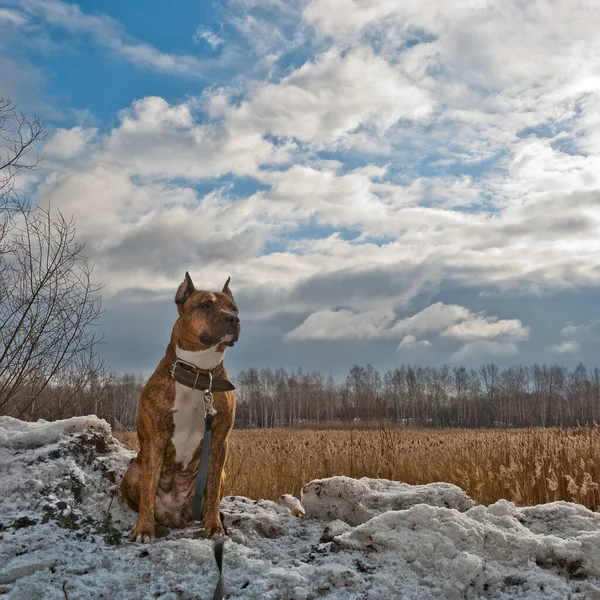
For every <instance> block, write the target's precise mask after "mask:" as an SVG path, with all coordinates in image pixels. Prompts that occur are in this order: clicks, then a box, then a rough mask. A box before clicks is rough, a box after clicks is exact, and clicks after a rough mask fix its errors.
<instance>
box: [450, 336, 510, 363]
mask: <svg viewBox="0 0 600 600" xmlns="http://www.w3.org/2000/svg"><path fill="white" fill-rule="evenodd" d="M518 353H519V348H518V346H517V345H516V344H515V343H513V342H498V341H494V340H479V341H477V342H469V343H468V344H465V345H464V346H462V347H461V348H460V349H459V350H457V351H456V352H454V353H453V354H452V355H451V356H450V360H451V361H452V362H456V363H461V362H470V361H473V360H479V361H481V360H483V359H484V357H485V358H489V357H495V356H514V355H516V354H518Z"/></svg>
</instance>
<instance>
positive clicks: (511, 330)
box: [441, 315, 529, 342]
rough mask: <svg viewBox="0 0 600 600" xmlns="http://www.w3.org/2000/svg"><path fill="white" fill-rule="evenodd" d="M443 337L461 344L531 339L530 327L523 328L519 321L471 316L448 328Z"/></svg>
mask: <svg viewBox="0 0 600 600" xmlns="http://www.w3.org/2000/svg"><path fill="white" fill-rule="evenodd" d="M441 335H442V337H448V338H453V339H455V340H458V341H461V342H474V341H477V340H481V339H486V340H489V339H500V340H503V341H512V342H521V341H523V340H526V339H527V338H528V337H529V327H523V323H521V321H520V320H519V319H502V320H499V319H498V317H485V316H480V315H470V316H469V318H467V319H465V320H464V321H462V322H460V323H457V324H456V325H452V326H451V327H448V329H446V330H445V331H443V332H442V334H441Z"/></svg>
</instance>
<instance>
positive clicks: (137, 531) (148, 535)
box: [129, 523, 154, 544]
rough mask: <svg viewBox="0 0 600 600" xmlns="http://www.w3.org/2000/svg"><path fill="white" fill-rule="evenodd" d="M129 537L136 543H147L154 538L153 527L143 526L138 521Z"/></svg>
mask: <svg viewBox="0 0 600 600" xmlns="http://www.w3.org/2000/svg"><path fill="white" fill-rule="evenodd" d="M129 539H130V540H131V541H132V542H136V543H138V544H147V543H149V542H151V541H152V540H153V539H154V527H144V526H143V525H140V524H139V523H138V524H137V525H136V526H135V527H134V528H133V532H132V533H131V535H130V536H129Z"/></svg>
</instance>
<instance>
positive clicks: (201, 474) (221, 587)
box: [192, 372, 227, 600]
mask: <svg viewBox="0 0 600 600" xmlns="http://www.w3.org/2000/svg"><path fill="white" fill-rule="evenodd" d="M208 375H209V381H208V389H206V390H204V394H202V400H203V402H204V439H203V440H202V450H201V452H200V465H199V466H198V476H197V478H196V489H195V491H194V500H193V502H192V519H193V520H194V521H200V520H202V501H203V500H204V489H205V488H206V479H207V477H208V464H209V462H210V444H211V441H212V417H213V415H212V411H213V394H212V373H210V372H209V373H208ZM224 544H225V541H224V540H216V541H215V543H214V544H213V554H214V555H215V561H216V563H217V567H218V569H219V581H217V587H216V588H215V593H214V595H213V600H223V599H224V598H225V594H226V592H227V589H226V587H225V578H224V577H223V546H224Z"/></svg>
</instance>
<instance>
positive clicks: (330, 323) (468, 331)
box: [285, 302, 529, 360]
mask: <svg viewBox="0 0 600 600" xmlns="http://www.w3.org/2000/svg"><path fill="white" fill-rule="evenodd" d="M425 333H430V334H436V335H439V336H440V338H447V339H451V340H454V341H456V342H460V343H461V344H462V346H461V348H460V349H459V350H457V351H456V352H455V353H454V354H453V355H452V356H453V359H455V360H461V359H467V358H472V357H475V356H479V357H481V356H507V355H512V354H517V353H518V346H517V342H522V341H524V340H526V339H528V337H529V327H524V326H523V324H522V323H521V321H520V320H518V319H499V318H498V317H488V316H485V315H483V314H477V313H472V312H471V311H469V310H468V309H467V308H465V307H463V306H458V305H446V304H443V303H442V302H437V303H435V304H432V305H430V306H428V307H427V308H424V309H423V310H421V311H420V312H418V313H417V314H415V315H413V316H411V317H407V318H404V319H398V318H397V316H396V315H395V314H394V313H393V312H392V311H389V310H387V311H386V310H368V311H362V312H359V311H351V310H347V309H340V310H334V311H332V310H320V311H317V312H314V313H313V314H311V315H309V316H308V317H307V318H306V320H305V321H304V322H303V323H301V324H300V325H299V326H298V327H296V328H295V329H294V330H292V331H290V332H289V333H288V334H286V336H285V339H286V340H307V339H363V340H369V339H379V340H386V339H396V338H401V340H400V343H399V345H398V347H397V349H398V350H407V349H411V348H416V347H419V346H420V347H427V346H431V345H432V344H431V342H430V341H429V340H420V341H419V340H418V339H417V335H422V334H425ZM465 342H466V343H465Z"/></svg>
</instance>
